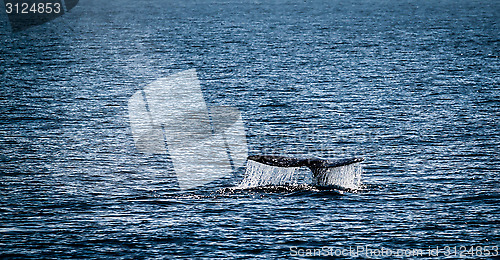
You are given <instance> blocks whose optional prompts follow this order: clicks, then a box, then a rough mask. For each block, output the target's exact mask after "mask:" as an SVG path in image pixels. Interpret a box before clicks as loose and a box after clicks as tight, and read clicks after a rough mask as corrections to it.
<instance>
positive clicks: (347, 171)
mask: <svg viewBox="0 0 500 260" xmlns="http://www.w3.org/2000/svg"><path fill="white" fill-rule="evenodd" d="M362 173H363V168H362V167H361V164H359V163H354V164H349V165H345V166H340V167H333V168H324V169H318V170H317V174H316V176H315V177H314V178H313V183H312V184H313V185H316V186H335V187H339V188H342V189H351V190H357V189H359V188H360V186H361V174H362Z"/></svg>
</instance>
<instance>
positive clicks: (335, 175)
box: [240, 155, 364, 190]
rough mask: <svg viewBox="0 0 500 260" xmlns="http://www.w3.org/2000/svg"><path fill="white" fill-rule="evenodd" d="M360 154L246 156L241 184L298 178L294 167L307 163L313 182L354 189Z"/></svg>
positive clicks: (357, 185)
mask: <svg viewBox="0 0 500 260" xmlns="http://www.w3.org/2000/svg"><path fill="white" fill-rule="evenodd" d="M362 161H364V159H363V158H348V159H338V160H336V159H321V158H316V157H311V158H295V157H285V156H275V155H254V156H249V157H248V162H247V170H246V173H245V179H244V180H243V181H242V183H241V184H240V187H245V188H246V187H255V186H265V185H284V184H288V183H289V182H292V183H293V182H294V181H296V180H297V178H296V176H297V174H296V170H297V169H298V168H300V167H303V166H305V167H307V168H309V169H310V170H311V172H312V185H314V186H320V187H334V188H339V189H353V190H354V189H357V188H359V186H360V184H361V173H362V169H361V166H360V165H359V163H360V162H362Z"/></svg>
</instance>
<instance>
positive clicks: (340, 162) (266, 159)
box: [248, 155, 364, 170]
mask: <svg viewBox="0 0 500 260" xmlns="http://www.w3.org/2000/svg"><path fill="white" fill-rule="evenodd" d="M248 160H252V161H256V162H259V163H263V164H267V165H271V166H277V167H302V166H307V167H308V168H309V169H311V170H313V169H317V168H333V167H340V166H345V165H349V164H353V163H358V162H362V161H364V159H363V158H348V159H321V158H316V157H311V158H295V157H286V156H278V155H252V156H249V157H248Z"/></svg>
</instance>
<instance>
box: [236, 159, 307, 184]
mask: <svg viewBox="0 0 500 260" xmlns="http://www.w3.org/2000/svg"><path fill="white" fill-rule="evenodd" d="M297 169H299V167H276V166H271V165H267V164H263V163H259V162H256V161H253V160H248V161H247V167H246V173H245V178H244V179H243V180H242V181H241V183H240V184H239V185H238V186H237V187H236V188H240V189H248V188H254V187H263V186H285V185H296V184H297V183H298V179H299V174H297V173H296V171H297Z"/></svg>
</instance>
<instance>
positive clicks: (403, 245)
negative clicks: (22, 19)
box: [0, 0, 500, 259]
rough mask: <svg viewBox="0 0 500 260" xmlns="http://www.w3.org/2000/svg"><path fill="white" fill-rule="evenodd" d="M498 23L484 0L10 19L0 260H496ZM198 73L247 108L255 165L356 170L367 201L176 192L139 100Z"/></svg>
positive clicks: (2, 71)
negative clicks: (295, 162) (285, 161)
mask: <svg viewBox="0 0 500 260" xmlns="http://www.w3.org/2000/svg"><path fill="white" fill-rule="evenodd" d="M499 10H500V2H498V1H488V0H459V1H451V0H445V1H430V0H429V1H427V0H404V1H386V0H357V1H354V0H352V1H351V0H347V1H338V0H332V1H327V0H314V1H313V0H304V1H295V0H277V1H260V0H256V1H240V0H235V1H231V0H228V1H216V0H206V1H203V0H197V1H195V0H188V1H166V0H165V1H163V0H154V1H153V0H150V1H145V0H139V1H137V0H136V1H132V0H116V1H97V0H81V1H80V3H79V4H78V5H77V6H76V7H75V8H74V9H73V10H71V11H70V12H69V13H67V14H65V15H64V16H62V17H59V18H57V19H55V20H53V21H51V22H48V23H46V24H44V25H40V26H37V27H33V28H30V29H28V30H25V31H21V32H18V33H12V32H11V30H10V27H9V22H8V20H7V16H6V15H4V14H2V15H0V28H1V29H0V84H1V85H0V150H1V151H2V152H1V154H0V172H1V173H0V196H1V200H0V258H6V259H10V258H18V259H30V258H38V259H39V258H44V259H64V258H79V259H96V258H99V259H102V258H103V259H144V258H149V259H151V258H160V259H162V258H166V259H169V258H177V257H179V258H191V259H193V258H207V259H208V258H241V259H251V258H261V259H278V258H289V257H290V258H293V257H299V258H300V257H308V256H309V255H306V253H307V249H309V250H313V249H319V248H323V247H326V248H324V249H328V250H329V249H333V250H337V249H340V250H343V249H349V247H351V248H352V247H356V248H357V247H359V246H361V247H364V248H365V249H366V248H367V247H368V248H371V249H382V248H385V249H391V250H394V251H396V250H398V249H402V250H403V249H404V250H406V249H422V250H424V251H423V252H424V254H423V255H420V257H419V258H429V259H437V258H444V257H445V256H446V255H445V253H447V251H445V247H448V248H447V249H449V250H450V249H453V248H455V249H456V254H459V253H464V252H467V253H470V254H462V256H459V255H458V256H457V255H453V254H452V253H453V251H448V253H449V254H448V255H449V256H450V258H454V259H456V258H460V257H464V258H470V259H477V258H487V257H486V256H485V255H486V251H484V250H483V249H484V247H490V249H492V248H493V247H495V246H496V247H497V251H496V252H497V254H498V253H499V251H498V246H500V244H499V238H500V230H499V224H500V217H499V216H500V214H499V213H500V211H499V209H500V207H499V205H500V204H499V199H500V193H499V192H500V184H499V183H500V177H499V172H500V170H499V166H498V159H499V146H500V133H499V129H500V128H499V120H498V118H499V115H500V84H499V83H500V72H499V71H500V37H499V35H500V28H499V21H500V11H499ZM2 13H4V11H3V9H2ZM193 68H194V69H196V70H197V72H198V77H199V79H200V82H201V85H202V91H203V94H204V97H205V100H206V101H207V103H208V104H209V105H214V106H215V105H217V106H219V105H226V106H233V107H237V108H238V109H239V110H240V111H241V113H242V116H243V120H244V121H245V127H246V131H247V140H248V146H249V153H250V154H282V155H285V154H286V155H313V156H322V157H331V158H345V157H353V156H357V157H364V158H365V160H366V161H365V162H363V167H364V175H363V188H362V189H361V190H359V191H357V192H348V193H344V194H343V195H340V194H338V193H336V192H330V191H318V190H293V191H287V190H286V189H285V190H274V191H269V190H253V191H233V192H224V190H222V191H221V190H220V189H222V188H227V187H232V186H234V185H236V184H237V182H238V180H239V179H241V176H242V174H243V172H244V169H239V170H238V172H237V173H236V174H235V176H232V177H228V178H226V179H223V180H221V181H219V182H215V183H211V184H209V185H207V186H204V187H201V188H200V189H196V190H191V191H187V192H180V191H179V190H178V188H177V184H176V179H175V174H174V172H173V168H172V164H171V161H170V159H169V158H168V156H167V155H146V154H142V153H140V152H138V151H137V150H136V148H135V147H134V140H133V137H132V134H131V130H130V125H129V122H128V111H127V102H128V99H129V98H130V97H131V96H132V95H133V94H134V93H135V92H136V91H138V90H141V89H143V88H144V87H145V86H147V84H149V83H151V82H153V81H154V80H156V79H158V78H162V77H166V76H169V75H172V74H175V73H177V72H180V71H183V70H186V69H193ZM471 247H473V249H474V250H473V251H464V249H467V250H469V249H470V248H471ZM478 247H482V249H481V250H479V249H478ZM436 248H438V249H440V250H441V251H439V255H438V257H437V258H436V257H435V256H433V255H431V254H429V251H428V250H429V249H436ZM299 249H302V251H300V252H301V254H299V251H298V250H299ZM479 251H481V253H482V255H481V256H479ZM326 252H331V251H322V255H321V256H325V253H326ZM317 253H318V252H316V256H319V255H318V254H317ZM494 253H495V251H494V250H493V251H491V252H490V256H489V258H492V257H493V256H492V255H493V254H494ZM337 256H339V255H337ZM407 256H408V257H407V258H413V257H417V256H414V255H407ZM340 257H343V258H348V259H351V258H353V259H354V258H362V257H367V256H366V255H365V256H363V255H354V254H350V255H344V256H340ZM402 257H405V256H401V257H400V256H394V255H393V256H390V257H385V258H402ZM374 258H384V256H383V255H381V256H378V257H377V256H376V255H375V256H374Z"/></svg>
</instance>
